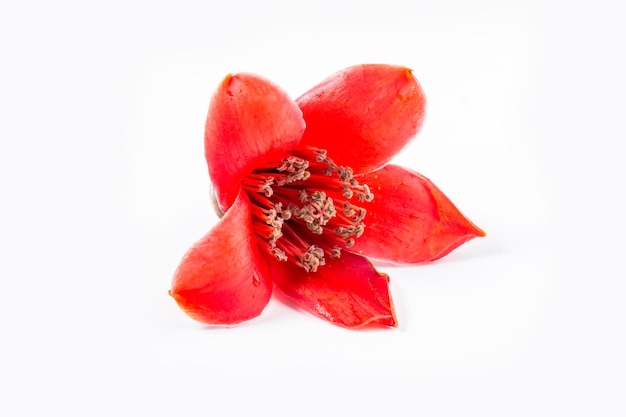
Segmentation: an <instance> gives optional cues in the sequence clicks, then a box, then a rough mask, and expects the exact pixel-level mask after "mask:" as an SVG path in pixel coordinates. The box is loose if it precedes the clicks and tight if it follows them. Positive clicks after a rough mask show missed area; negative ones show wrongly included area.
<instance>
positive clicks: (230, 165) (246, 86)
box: [204, 73, 304, 211]
mask: <svg viewBox="0 0 626 417" xmlns="http://www.w3.org/2000/svg"><path fill="white" fill-rule="evenodd" d="M303 131H304V120H303V119H302V112H301V111H300V109H299V108H298V107H297V106H296V104H295V103H294V101H293V100H292V99H291V98H289V96H287V94H286V93H285V92H284V91H283V90H282V89H281V88H280V87H278V86H276V85H275V84H273V83H271V82H270V81H268V80H266V79H264V78H261V77H259V76H258V75H253V74H246V73H242V74H236V75H229V76H227V77H226V78H225V79H224V81H223V82H222V83H221V84H220V86H219V87H218V89H217V91H216V92H215V94H214V95H213V98H212V99H211V104H210V106H209V113H208V115H207V120H206V126H205V136H204V151H205V156H206V160H207V163H208V165H209V174H210V176H211V180H212V182H213V186H214V187H215V191H216V195H217V200H218V202H219V205H220V208H221V209H222V210H223V211H226V210H227V209H228V208H229V207H230V205H231V204H232V203H233V201H234V199H235V197H236V196H237V193H238V192H239V181H240V180H241V178H242V177H243V176H244V175H245V174H247V173H249V172H250V171H251V170H252V169H253V168H254V166H255V164H257V163H258V162H259V161H260V160H267V159H271V158H272V156H273V155H277V154H279V153H282V152H285V151H288V150H290V149H293V147H294V146H295V145H296V144H297V143H298V142H299V141H300V139H301V137H302V132H303Z"/></svg>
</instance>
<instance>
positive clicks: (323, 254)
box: [242, 147, 374, 272]
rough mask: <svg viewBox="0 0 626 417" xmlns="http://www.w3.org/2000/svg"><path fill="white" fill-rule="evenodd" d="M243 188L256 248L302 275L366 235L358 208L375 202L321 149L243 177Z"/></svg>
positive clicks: (367, 190)
mask: <svg viewBox="0 0 626 417" xmlns="http://www.w3.org/2000/svg"><path fill="white" fill-rule="evenodd" d="M242 186H243V187H244V190H245V191H246V193H247V194H248V196H249V198H250V201H251V203H252V214H253V225H254V232H255V235H256V237H257V238H258V239H259V242H260V244H261V245H262V246H264V247H265V248H266V249H267V251H268V253H269V254H270V255H272V256H273V257H275V258H276V259H278V260H279V261H291V262H295V263H296V264H297V265H299V266H301V267H302V268H303V269H304V270H305V271H307V272H315V271H317V269H318V268H319V267H320V266H323V265H325V264H326V259H327V257H330V258H332V259H336V258H339V257H341V249H342V248H350V247H352V246H353V245H354V244H355V239H357V238H359V237H360V236H362V235H363V233H364V232H365V224H364V223H363V220H364V219H365V217H366V214H367V210H366V209H365V207H362V205H363V204H367V203H369V202H371V201H372V200H373V198H374V194H373V193H372V192H371V190H370V188H369V187H368V186H367V184H359V182H358V181H357V179H356V178H354V173H353V171H352V168H350V167H348V166H341V167H339V166H337V165H336V164H335V163H334V162H333V161H332V159H330V158H329V157H328V153H327V152H326V150H323V149H316V148H310V147H307V148H304V149H300V150H297V151H291V152H289V154H288V155H287V156H286V157H285V158H283V159H281V160H280V161H278V162H268V163H267V164H266V165H263V166H260V167H259V168H258V169H256V170H255V171H254V172H252V173H251V174H249V175H247V176H246V177H244V179H243V180H242ZM354 196H356V197H357V198H356V199H355V200H352V198H353V197H354ZM356 200H358V202H356ZM355 203H356V204H355ZM337 207H340V208H341V209H339V210H338V209H337ZM325 230H326V233H324V231H325ZM321 235H323V237H322V236H321Z"/></svg>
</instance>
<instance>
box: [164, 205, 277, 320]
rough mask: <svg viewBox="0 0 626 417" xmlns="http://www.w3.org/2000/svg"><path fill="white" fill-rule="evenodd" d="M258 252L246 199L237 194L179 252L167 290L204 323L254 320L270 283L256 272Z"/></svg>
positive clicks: (269, 293) (186, 309)
mask: <svg viewBox="0 0 626 417" xmlns="http://www.w3.org/2000/svg"><path fill="white" fill-rule="evenodd" d="M259 256H260V255H259V253H258V250H257V247H256V242H255V240H254V237H253V232H252V225H251V217H250V203H249V200H248V197H247V196H246V195H245V194H244V193H241V194H240V195H239V197H238V198H237V200H236V202H235V204H234V205H233V206H232V207H231V209H230V210H229V211H228V212H227V213H226V215H225V216H224V217H223V218H222V219H221V220H220V221H219V223H218V224H217V225H216V226H215V227H214V228H213V229H211V231H209V233H207V234H206V235H205V236H204V237H203V238H202V239H200V240H199V241H198V242H196V243H195V244H194V245H193V246H192V247H191V249H189V251H188V252H187V253H186V254H185V256H184V257H183V259H182V261H181V263H180V265H179V267H178V269H177V270H176V272H175V273H174V279H173V281H172V290H171V291H170V295H172V296H173V297H174V299H175V300H176V302H177V303H178V305H179V306H180V308H181V309H183V310H184V311H185V313H187V314H188V315H189V316H190V317H192V318H193V319H195V320H198V321H200V322H203V323H208V324H236V323H239V322H242V321H245V320H249V319H252V318H254V317H256V316H258V315H259V314H261V311H262V310H263V308H264V307H265V306H266V305H267V303H268V301H269V299H270V296H271V293H272V288H273V285H272V282H271V281H270V280H268V279H267V278H265V277H267V273H261V274H257V273H256V272H255V271H256V269H257V268H258V267H262V266H263V262H259Z"/></svg>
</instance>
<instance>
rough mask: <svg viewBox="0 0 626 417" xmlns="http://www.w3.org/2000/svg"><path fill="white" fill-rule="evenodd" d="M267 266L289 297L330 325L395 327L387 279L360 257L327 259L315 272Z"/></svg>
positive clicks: (346, 255) (283, 265)
mask: <svg viewBox="0 0 626 417" xmlns="http://www.w3.org/2000/svg"><path fill="white" fill-rule="evenodd" d="M268 267H269V270H270V273H271V274H272V278H273V279H274V282H275V283H276V285H277V286H278V287H279V288H280V289H281V290H282V291H283V292H284V293H285V294H286V295H287V296H288V297H290V298H292V299H293V300H294V301H295V302H296V303H297V304H298V305H299V306H300V307H302V308H303V309H304V310H306V311H308V312H310V313H312V314H315V315H317V316H320V317H322V318H323V319H325V320H328V321H330V322H331V323H334V324H337V325H340V326H344V327H348V328H359V327H362V326H365V325H367V324H370V323H379V324H381V325H385V326H396V319H395V315H394V310H393V302H392V300H391V295H390V294H389V277H388V276H387V275H386V274H382V273H379V272H378V271H376V270H375V269H374V267H373V266H372V264H371V263H370V262H369V261H367V259H365V258H363V257H361V256H357V255H354V254H351V253H347V252H344V253H343V254H342V256H341V258H339V259H327V260H326V265H324V266H323V267H320V268H319V269H318V270H317V272H314V273H310V272H305V271H304V270H303V269H302V268H301V267H299V266H296V265H295V264H293V263H291V262H279V261H277V260H274V259H271V260H269V262H268Z"/></svg>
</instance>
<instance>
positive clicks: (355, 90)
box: [296, 65, 426, 173]
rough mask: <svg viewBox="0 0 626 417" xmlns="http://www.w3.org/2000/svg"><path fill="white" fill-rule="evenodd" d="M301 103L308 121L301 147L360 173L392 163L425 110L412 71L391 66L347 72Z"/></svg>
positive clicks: (421, 95)
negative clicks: (318, 151)
mask: <svg viewBox="0 0 626 417" xmlns="http://www.w3.org/2000/svg"><path fill="white" fill-rule="evenodd" d="M296 102H297V103H298V106H300V108H301V109H302V112H303V114H304V120H305V121H306V131H305V132H304V135H303V137H302V145H310V146H314V147H317V148H321V149H326V150H327V151H328V156H329V157H330V158H332V160H333V161H334V162H335V163H337V164H338V165H343V166H350V167H352V169H353V170H354V172H360V173H362V172H370V171H373V170H374V169H376V168H379V167H381V166H383V165H384V164H385V163H387V162H389V160H391V158H392V157H393V156H394V155H395V154H396V153H398V152H399V151H400V150H401V149H402V148H403V147H404V146H405V145H406V144H407V143H408V142H409V141H410V139H411V138H412V137H413V136H415V134H417V132H418V131H419V129H420V128H421V127H422V123H423V121H424V114H425V106H426V98H425V96H424V92H423V91H422V88H421V87H420V85H419V83H418V82H417V80H416V79H415V77H414V76H413V74H412V73H411V70H409V69H408V68H404V67H397V66H391V65H358V66H354V67H349V68H346V69H345V70H343V71H340V72H338V73H336V74H335V75H333V76H331V77H330V78H328V79H326V80H325V81H323V82H322V83H321V84H319V85H317V86H316V87H314V88H313V89H312V90H310V91H309V92H307V93H306V94H304V95H303V96H302V97H300V98H298V99H297V100H296Z"/></svg>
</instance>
